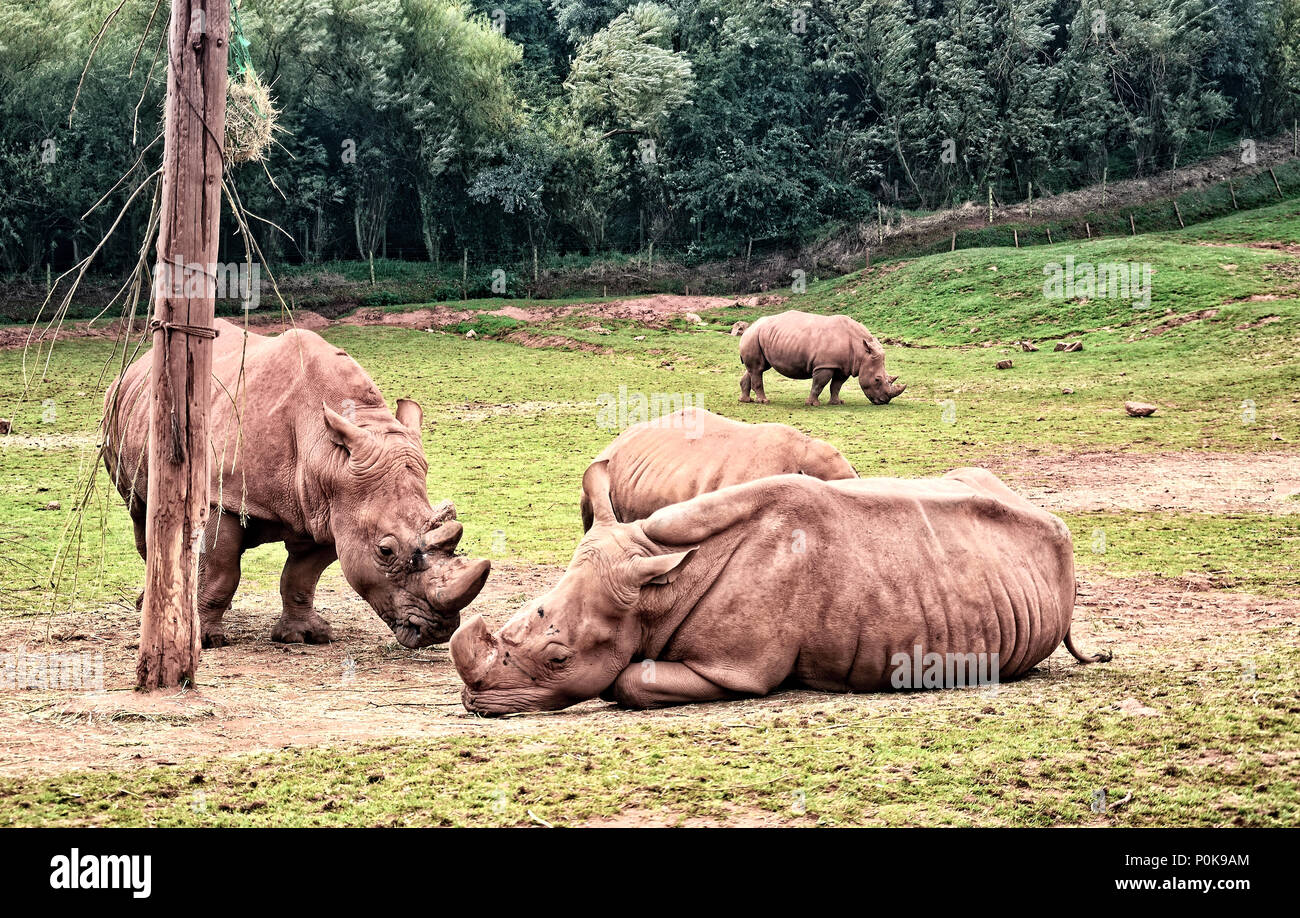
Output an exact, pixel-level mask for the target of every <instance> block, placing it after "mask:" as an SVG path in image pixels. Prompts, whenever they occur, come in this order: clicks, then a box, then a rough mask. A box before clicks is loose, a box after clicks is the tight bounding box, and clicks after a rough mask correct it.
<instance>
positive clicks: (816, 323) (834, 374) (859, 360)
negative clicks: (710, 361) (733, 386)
mask: <svg viewBox="0 0 1300 918" xmlns="http://www.w3.org/2000/svg"><path fill="white" fill-rule="evenodd" d="M740 362H741V363H742V364H744V366H745V372H744V375H742V376H741V378H740V400H741V401H742V402H751V401H757V402H761V403H764V404H766V402H767V394H766V392H764V390H763V373H764V372H766V371H767V370H768V369H773V370H776V371H777V372H778V373H780V374H781V375H782V376H788V377H790V378H791V379H811V380H812V391H811V392H810V393H809V395H808V399H807V401H806V403H805V404H808V405H812V406H816V405H820V404H821V402H820V401H819V400H818V396H819V395H820V394H821V391H822V389H823V388H825V387H826V385H827V384H829V385H830V387H831V398H830V403H831V404H832V405H842V404H844V403H843V401H842V400H841V399H840V387H841V386H843V385H844V382H845V381H846V380H847V379H849V378H850V377H857V380H858V385H859V386H861V387H862V394H863V395H865V396H866V397H867V399H868V400H869V401H870V402H871V404H873V405H886V404H888V403H889V401H890V400H891V399H894V398H897V397H898V396H900V395H902V394H903V390H904V389H906V388H907V385H906V384H903V385H899V384H898V382H897V380H898V377H897V376H890V375H889V374H888V373H886V372H885V349H884V348H883V347H881V346H880V342H879V341H877V340H876V338H875V336H874V335H872V334H871V332H869V331H867V329H866V327H865V326H863V325H862V323H860V322H858V321H856V320H854V319H850V318H849V317H848V316H821V315H814V314H812V313H808V312H799V311H798V310H790V311H789V312H783V313H780V314H778V315H774V316H763V317H762V318H760V319H758V320H757V321H755V322H754V324H753V325H751V326H749V328H748V329H746V331H745V334H744V335H742V336H741V339H740ZM751 391H752V392H753V398H751V397H750V392H751Z"/></svg>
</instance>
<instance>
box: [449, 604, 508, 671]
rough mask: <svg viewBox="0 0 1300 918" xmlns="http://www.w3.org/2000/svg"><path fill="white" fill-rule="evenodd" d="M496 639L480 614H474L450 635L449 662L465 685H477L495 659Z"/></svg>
mask: <svg viewBox="0 0 1300 918" xmlns="http://www.w3.org/2000/svg"><path fill="white" fill-rule="evenodd" d="M496 650H497V644H496V639H495V638H493V637H492V634H491V632H489V631H488V626H487V622H485V621H483V616H482V615H475V616H474V617H473V618H471V619H470V620H469V621H467V622H465V624H463V625H461V626H460V627H459V628H457V629H456V633H455V634H453V635H452V636H451V662H452V663H453V664H454V665H455V667H456V672H457V673H459V674H460V678H461V681H462V682H464V683H465V684H466V685H478V684H479V683H481V682H482V681H483V677H484V676H486V675H487V673H488V671H489V669H491V667H492V663H493V662H494V661H495V660H496Z"/></svg>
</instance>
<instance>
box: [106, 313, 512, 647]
mask: <svg viewBox="0 0 1300 918" xmlns="http://www.w3.org/2000/svg"><path fill="white" fill-rule="evenodd" d="M216 328H217V337H216V338H215V340H214V341H213V343H212V347H213V353H212V373H213V377H214V379H213V384H212V397H211V401H210V403H209V406H210V407H209V412H210V413H209V419H210V424H211V461H210V464H211V468H212V479H211V484H210V491H209V494H210V498H211V501H212V513H211V515H210V517H209V520H208V525H207V529H206V531H205V533H204V540H203V552H202V554H201V555H200V570H199V617H200V623H201V625H202V632H203V646H204V647H220V646H222V645H224V644H225V643H226V637H225V633H224V631H223V630H222V624H221V620H222V617H223V615H224V614H225V612H226V610H227V609H229V608H230V600H231V598H232V597H233V596H234V594H235V590H236V588H237V587H238V586H239V562H240V556H241V555H242V554H243V553H244V551H245V550H246V549H249V548H252V547H254V546H256V545H261V544H263V543H266V542H283V543H284V545H285V548H286V549H288V552H289V557H288V560H287V561H286V562H285V565H284V572H283V573H282V574H281V576H280V598H281V599H282V600H283V605H284V609H283V614H282V615H281V616H280V620H279V621H278V622H276V624H275V627H274V628H273V629H272V631H271V639H272V640H275V641H283V642H290V643H296V642H302V641H305V642H307V643H313V644H314V643H324V642H327V641H330V640H333V634H332V632H331V630H330V626H329V623H328V622H326V621H325V619H323V618H321V616H320V615H318V614H317V613H316V611H315V609H314V608H313V600H314V597H315V594H316V583H317V581H319V580H320V575H321V573H322V572H323V571H324V570H325V568H327V567H328V566H329V565H330V564H331V563H333V562H334V561H335V560H336V559H337V560H338V561H339V563H340V565H341V566H342V568H343V576H344V577H346V578H347V581H348V583H349V584H351V585H352V588H353V589H355V590H356V591H357V592H358V593H359V594H361V596H362V597H363V598H364V599H365V600H366V601H367V602H369V603H370V605H371V606H373V607H374V609H375V611H376V612H378V613H379V617H380V618H382V619H383V620H384V622H385V623H386V624H387V625H388V627H389V628H391V629H392V630H393V634H394V635H395V636H396V637H397V640H398V641H399V642H400V643H401V644H402V645H403V646H405V647H423V646H425V645H428V644H434V643H438V642H440V641H445V640H447V638H448V636H449V635H450V634H451V633H452V631H454V630H455V628H456V626H457V625H458V624H459V622H460V615H459V612H460V610H461V609H462V608H464V607H465V606H466V605H468V604H469V602H470V601H471V600H472V599H473V598H474V597H475V596H477V595H478V592H479V590H480V589H482V587H483V583H484V582H485V581H486V580H487V575H488V569H489V567H490V562H488V561H486V560H477V561H472V560H469V559H467V558H463V557H459V556H455V555H454V554H453V552H454V551H455V549H456V545H457V543H458V542H459V541H460V537H461V534H462V531H463V530H462V528H461V525H460V523H458V522H456V520H455V516H456V511H455V508H454V507H453V506H452V505H451V503H450V502H449V501H444V502H443V503H442V504H440V505H439V506H438V507H436V508H435V507H432V506H430V504H429V496H428V491H427V490H426V486H425V476H426V475H427V474H428V464H427V463H426V462H425V458H424V450H423V448H422V447H421V444H420V421H421V418H422V416H423V413H422V412H421V410H420V406H419V405H418V404H416V403H415V402H413V401H410V400H407V399H399V400H398V402H397V415H396V417H394V415H393V414H392V412H390V411H389V410H388V407H387V405H386V404H385V403H384V397H383V396H382V395H380V393H379V389H378V388H376V386H375V384H374V383H373V382H372V381H371V379H370V377H369V376H367V375H366V372H365V370H363V369H361V367H360V365H358V364H357V362H356V361H355V360H353V359H352V358H351V357H349V356H348V355H347V354H346V353H344V352H343V351H341V350H339V349H338V348H337V347H335V346H334V345H332V344H330V343H329V342H327V341H325V340H324V339H323V338H321V337H320V336H319V335H317V334H315V333H314V332H309V331H301V330H294V331H289V332H286V333H285V334H283V335H279V336H278V337H274V338H268V337H265V336H263V335H255V334H247V335H245V332H244V331H243V330H242V329H240V328H239V327H238V326H235V325H232V324H231V323H229V322H225V321H220V320H218V321H217V323H216ZM149 370H150V364H149V359H148V358H147V357H144V358H141V359H140V360H137V361H136V362H135V363H134V364H132V365H131V366H130V367H129V368H128V369H127V371H126V373H125V374H124V375H123V377H122V379H121V380H120V382H119V383H114V385H113V386H111V387H110V388H109V390H108V393H107V395H106V397H105V400H104V408H105V414H104V418H105V429H106V444H105V449H104V462H105V465H106V466H107V468H108V473H109V475H110V476H111V477H112V479H113V483H114V485H116V487H117V489H118V492H119V493H120V494H121V495H122V497H123V499H125V500H126V504H127V509H128V511H129V512H130V514H131V521H132V522H133V523H134V524H135V546H136V549H137V550H138V551H139V552H140V556H141V557H144V555H145V550H146V545H145V529H144V524H145V496H146V495H147V493H148V472H149V468H148V450H147V448H146V447H147V443H148V437H149V417H148V407H149Z"/></svg>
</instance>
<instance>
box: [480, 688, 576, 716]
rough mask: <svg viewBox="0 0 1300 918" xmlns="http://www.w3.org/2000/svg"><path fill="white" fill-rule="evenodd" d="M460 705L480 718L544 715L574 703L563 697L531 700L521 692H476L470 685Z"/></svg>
mask: <svg viewBox="0 0 1300 918" xmlns="http://www.w3.org/2000/svg"><path fill="white" fill-rule="evenodd" d="M460 703H461V704H463V705H464V706H465V710H466V711H469V712H470V713H471V714H475V715H478V716H479V717H502V716H504V715H506V714H542V713H545V712H547V711H559V710H562V709H564V708H567V707H569V706H570V705H572V704H573V701H571V700H568V699H566V698H564V697H562V696H553V697H549V698H531V697H528V696H527V695H525V694H523V693H522V692H521V691H520V690H517V689H514V690H507V691H492V690H483V691H478V692H476V691H474V690H473V689H471V688H470V687H469V686H468V685H467V686H465V687H464V688H462V689H461V692H460Z"/></svg>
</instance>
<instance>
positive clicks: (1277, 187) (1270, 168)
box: [1268, 166, 1286, 199]
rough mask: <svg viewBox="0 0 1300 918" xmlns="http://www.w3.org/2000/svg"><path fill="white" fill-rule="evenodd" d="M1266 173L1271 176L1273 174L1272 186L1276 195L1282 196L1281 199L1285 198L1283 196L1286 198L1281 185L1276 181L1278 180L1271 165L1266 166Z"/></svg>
mask: <svg viewBox="0 0 1300 918" xmlns="http://www.w3.org/2000/svg"><path fill="white" fill-rule="evenodd" d="M1268 174H1269V175H1271V176H1273V187H1274V188H1276V189H1277V196H1278V197H1279V198H1283V199H1285V198H1286V195H1284V194H1283V193H1282V185H1281V184H1280V183H1279V182H1278V180H1277V173H1276V172H1274V171H1273V167H1272V166H1269V167H1268Z"/></svg>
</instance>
